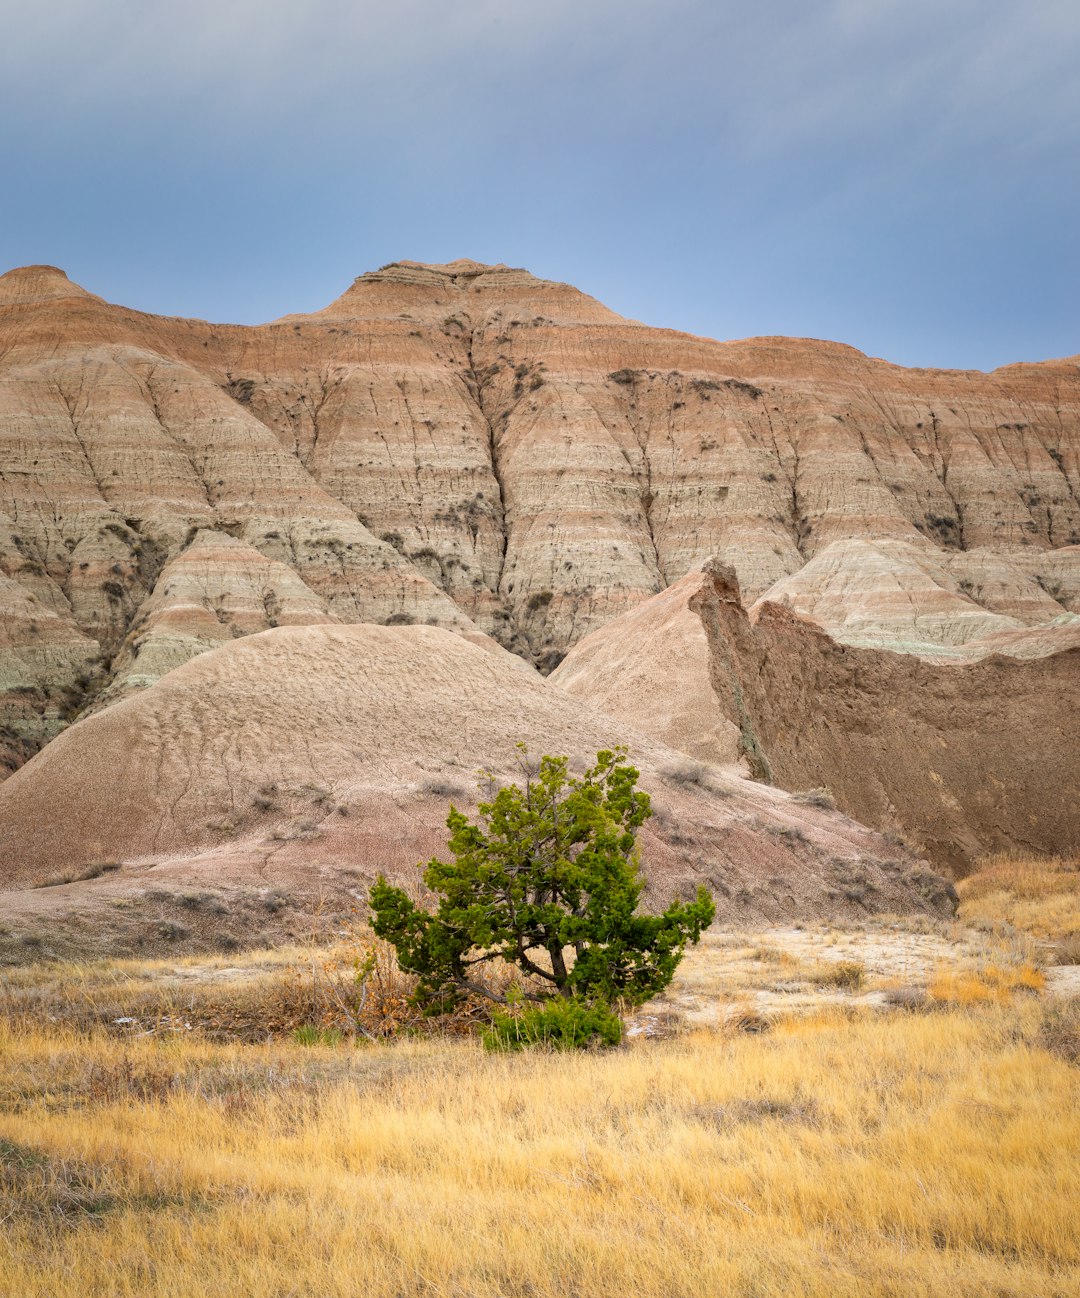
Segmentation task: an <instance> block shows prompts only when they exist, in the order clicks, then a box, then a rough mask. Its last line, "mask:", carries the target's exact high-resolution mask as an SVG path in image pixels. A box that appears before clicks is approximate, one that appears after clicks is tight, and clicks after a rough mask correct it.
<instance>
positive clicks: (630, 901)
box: [371, 747, 715, 1046]
mask: <svg viewBox="0 0 1080 1298" xmlns="http://www.w3.org/2000/svg"><path fill="white" fill-rule="evenodd" d="M522 754H523V757H522V765H523V770H524V772H525V780H524V784H523V785H517V784H510V785H506V786H504V787H502V788H499V789H498V790H497V791H496V792H495V794H494V796H493V797H492V798H491V800H490V801H487V802H481V803H480V804H479V808H478V817H477V820H476V822H475V823H474V822H473V821H470V819H469V818H468V817H467V816H466V815H465V814H464V813H463V812H461V811H458V810H457V808H455V807H454V806H451V808H450V813H449V815H448V816H447V820H446V823H447V827H448V829H449V830H450V838H449V848H450V852H451V854H452V855H453V858H454V859H453V861H450V862H447V861H441V860H438V859H435V860H432V861H429V862H428V864H427V867H426V868H425V870H424V881H425V883H426V884H427V886H428V888H429V889H430V890H431V892H432V893H433V894H435V895H436V896H437V899H438V900H437V905H436V907H435V909H433V910H428V909H426V908H424V907H423V906H420V905H418V904H417V903H416V902H415V901H413V899H412V898H411V897H410V896H409V895H408V894H407V893H406V892H405V891H404V890H403V889H401V888H395V887H393V886H391V885H390V884H389V883H387V881H386V879H385V878H383V877H381V876H380V878H379V879H378V881H377V882H376V884H375V885H374V887H373V888H372V890H371V915H372V922H371V926H372V929H373V930H374V932H375V933H376V935H377V936H379V937H381V938H383V939H385V940H386V941H387V942H389V943H391V944H392V946H393V947H394V949H395V951H396V953H397V959H398V963H399V966H400V968H401V969H402V970H404V971H405V972H407V973H410V974H413V975H415V976H416V977H417V979H418V984H417V989H416V993H415V996H416V999H417V1000H418V1001H419V1002H420V1003H422V1004H423V1005H425V1007H426V1008H427V1009H428V1010H429V1011H430V1012H432V1013H441V1012H445V1011H446V1010H449V1009H451V1008H453V1006H454V1005H455V1004H456V1003H457V1002H459V1001H460V1000H461V999H462V998H463V997H465V996H468V995H477V994H478V995H481V996H484V997H487V998H488V999H489V1000H492V1001H497V1002H500V1003H501V1004H503V1005H504V1006H506V1007H507V1011H504V1012H503V1013H502V1014H500V1015H499V1016H498V1018H497V1019H496V1020H495V1022H494V1024H493V1025H492V1028H491V1030H490V1032H489V1033H488V1041H489V1044H492V1045H506V1046H520V1045H524V1044H529V1043H531V1042H532V1041H535V1042H537V1043H540V1042H547V1043H549V1044H561V1045H567V1046H573V1045H580V1044H584V1043H585V1042H586V1041H587V1040H589V1041H592V1040H599V1041H602V1042H606V1043H608V1044H611V1043H612V1039H611V1038H612V1028H611V1023H610V1020H611V1018H612V1017H613V1012H612V1010H611V1008H610V1007H611V1006H612V1005H614V1004H616V1003H622V1004H626V1005H638V1004H641V1003H642V1002H643V1001H646V1000H648V999H650V997H652V996H655V995H656V994H657V993H658V992H660V991H662V990H663V989H664V988H665V987H666V986H667V985H668V983H670V981H671V979H672V976H673V974H674V972H675V969H676V967H677V966H678V963H679V961H680V960H681V959H682V955H683V951H684V949H685V947H686V944H687V942H697V941H698V939H699V938H700V936H701V933H702V931H703V930H704V929H705V928H707V927H708V925H709V924H710V923H711V922H712V919H713V915H714V913H715V907H714V905H713V901H712V898H711V897H710V896H709V894H708V892H707V891H706V890H705V889H704V888H699V889H698V892H697V896H696V898H695V900H694V901H692V902H674V903H673V904H672V905H670V906H668V908H667V909H666V910H665V911H664V912H663V914H660V915H648V914H640V913H638V901H639V900H640V897H641V891H642V888H643V886H644V883H643V880H642V878H641V876H640V874H639V873H638V868H637V863H638V858H637V848H636V836H637V831H638V829H639V828H640V827H641V825H642V824H643V823H644V822H645V820H646V819H647V818H648V816H649V815H650V805H649V797H648V794H646V793H642V792H640V791H638V790H637V788H636V787H635V786H636V784H637V779H638V771H637V770H636V769H635V768H634V767H633V766H631V765H630V763H629V761H628V759H627V756H626V752H625V750H624V749H614V750H612V751H603V752H599V753H597V755H596V762H595V764H594V765H593V766H592V767H590V768H589V770H588V771H586V772H585V774H584V775H583V776H581V777H580V778H578V777H575V776H571V775H570V774H569V773H568V769H567V767H568V759H567V758H565V757H544V758H543V759H542V760H541V761H540V764H539V767H538V768H537V769H536V770H533V769H531V768H530V767H529V764H528V760H527V754H526V753H525V751H524V748H523V747H522ZM490 961H505V962H507V963H509V964H511V965H514V966H516V967H517V968H518V969H519V970H520V971H521V973H522V975H523V978H522V981H521V983H520V984H519V985H518V986H516V987H512V988H510V989H508V991H507V992H506V994H503V993H501V992H498V991H494V990H492V989H491V987H490V985H486V984H485V983H484V982H482V981H479V980H478V972H479V971H480V969H481V968H482V966H484V965H485V964H487V963H488V962H490ZM555 998H560V999H561V1000H563V1001H565V1002H572V1003H573V1004H572V1005H571V1006H554V1005H552V1004H551V1002H552V1001H553V1000H554V999H555ZM537 1005H539V1006H541V1007H542V1009H541V1010H539V1011H537V1010H535V1009H530V1008H529V1006H537ZM512 1019H513V1020H515V1021H516V1022H517V1023H518V1024H519V1026H518V1027H514V1028H511V1027H510V1026H509V1024H510V1021H511V1020H512ZM616 1021H617V1020H616ZM614 1040H618V1036H617V1035H615V1037H614Z"/></svg>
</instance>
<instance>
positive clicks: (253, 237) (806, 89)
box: [0, 0, 1080, 369]
mask: <svg viewBox="0 0 1080 1298" xmlns="http://www.w3.org/2000/svg"><path fill="white" fill-rule="evenodd" d="M0 31H2V32H3V39H2V41H0V164H2V171H0V177H2V186H3V188H2V189H0V263H2V266H3V268H5V269H6V268H7V267H10V266H15V265H23V264H26V263H30V262H49V263H52V264H56V265H60V266H62V267H63V268H64V269H65V270H67V272H68V273H69V274H70V275H71V276H72V278H73V279H76V280H77V281H79V282H80V283H82V284H83V285H84V286H85V287H86V288H88V289H90V290H92V291H93V292H96V293H100V294H101V295H102V296H104V297H107V298H109V299H110V300H112V301H116V302H123V303H125V304H127V305H130V306H135V307H139V308H141V309H143V310H148V311H156V312H163V313H169V314H176V315H197V316H202V317H205V318H208V319H212V320H222V321H224V320H233V321H243V322H251V323H254V322H258V321H263V320H267V319H271V318H273V317H275V316H278V315H281V314H284V313H285V312H289V311H303V310H314V309H317V308H318V307H320V306H323V305H325V304H326V303H327V302H328V301H330V300H331V299H332V298H334V297H336V296H337V295H338V293H340V292H341V291H342V290H343V289H344V288H345V287H346V286H347V285H348V284H349V282H350V281H351V280H352V278H353V277H354V276H355V275H357V274H359V273H361V272H362V271H365V270H370V269H373V268H375V267H377V266H379V265H381V264H383V263H384V262H387V261H393V260H396V259H399V258H411V259H415V260H420V261H446V260H451V259H453V258H455V257H473V258H476V259H477V260H480V261H489V262H498V261H503V262H507V263H509V264H511V265H518V266H526V267H528V268H529V269H530V270H532V271H533V272H535V273H536V274H538V275H542V276H545V277H547V278H554V279H564V280H569V281H570V282H572V283H574V284H576V285H577V286H578V287H580V288H582V289H584V290H585V291H587V292H590V293H592V294H594V295H595V296H597V297H599V298H601V299H602V300H603V301H604V302H606V303H607V304H608V305H609V306H611V307H613V308H614V309H615V310H617V311H620V312H622V313H623V314H625V315H629V316H632V317H634V318H636V319H639V320H644V321H646V322H647V323H649V324H656V325H668V326H671V327H674V328H680V329H685V330H688V331H690V332H694V333H702V334H707V335H711V336H713V337H718V338H736V337H744V336H748V335H752V334H791V335H806V336H812V337H821V338H837V339H840V340H842V341H844V342H849V343H852V344H853V345H855V346H857V347H860V348H862V349H863V350H864V351H867V352H869V353H871V354H873V355H880V356H885V357H887V358H888V359H890V360H894V361H897V362H899V363H902V364H909V365H942V366H956V367H965V366H970V367H976V368H982V369H989V368H992V367H993V366H995V365H999V364H1004V363H1007V362H1009V361H1014V360H1036V359H1043V358H1046V357H1051V356H1062V355H1070V354H1074V353H1077V352H1080V239H1078V237H1077V236H1078V232H1080V75H1078V73H1077V69H1078V68H1080V4H1077V3H1076V0H933V2H931V0H740V2H739V3H733V2H732V0H713V2H711V3H709V2H707V0H664V2H662V3H661V2H660V0H573V2H572V0H532V2H530V3H524V2H523V0H501V2H500V3H496V2H495V0H384V2H383V3H372V2H371V0H304V2H301V0H292V2H290V3H285V2H284V0H170V2H169V3H168V4H165V3H162V2H161V0H0Z"/></svg>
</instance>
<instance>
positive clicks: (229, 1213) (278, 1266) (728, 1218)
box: [0, 998, 1080, 1298]
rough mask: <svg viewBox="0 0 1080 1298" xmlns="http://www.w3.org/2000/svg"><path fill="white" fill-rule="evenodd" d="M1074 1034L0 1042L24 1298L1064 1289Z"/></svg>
mask: <svg viewBox="0 0 1080 1298" xmlns="http://www.w3.org/2000/svg"><path fill="white" fill-rule="evenodd" d="M1046 1012H1047V1011H1046V1009H1045V1007H1044V1006H1043V1005H1042V1003H1041V1002H1039V1001H1038V1000H1037V999H1034V998H1033V999H1029V1000H1020V1001H1016V1002H1014V1003H1012V1004H1011V1005H1007V1006H1002V1005H997V1004H992V1005H988V1006H982V1007H975V1008H974V1009H970V1010H964V1011H942V1012H940V1013H936V1014H930V1015H910V1014H895V1015H875V1016H870V1015H865V1016H859V1015H856V1016H851V1015H843V1014H838V1013H835V1012H834V1013H833V1014H831V1015H822V1016H818V1017H815V1018H810V1019H802V1020H797V1021H791V1022H788V1023H781V1024H780V1025H778V1026H777V1027H776V1028H775V1029H774V1030H773V1031H772V1032H770V1033H768V1034H766V1035H764V1036H755V1037H748V1036H741V1035H737V1034H733V1035H729V1036H723V1035H717V1034H707V1033H698V1034H694V1035H690V1036H688V1037H684V1038H681V1039H679V1040H676V1041H668V1042H662V1043H641V1044H638V1045H636V1046H635V1047H633V1048H632V1049H627V1050H622V1051H618V1052H614V1053H611V1054H607V1055H584V1056H577V1057H566V1056H553V1055H543V1054H539V1055H537V1054H533V1055H526V1056H523V1057H510V1058H506V1057H499V1056H490V1055H485V1054H484V1053H483V1052H482V1051H481V1050H480V1049H478V1048H477V1047H476V1046H475V1045H474V1044H473V1043H472V1042H469V1041H461V1040H458V1041H446V1042H435V1041H424V1042H413V1043H403V1044H397V1045H375V1046H371V1045H364V1046H361V1047H359V1048H354V1047H348V1048H342V1049H338V1050H330V1049H325V1048H321V1047H319V1048H313V1049H309V1050H305V1049H302V1048H301V1047H299V1046H295V1045H290V1044H288V1043H283V1042H278V1043H273V1044H268V1045H262V1046H251V1045H246V1046H242V1045H221V1044H213V1043H210V1042H206V1041H200V1040H193V1039H192V1038H190V1037H187V1038H184V1039H178V1038H176V1037H165V1038H161V1037H147V1038H141V1039H134V1040H130V1039H129V1040H117V1039H115V1038H111V1037H108V1036H106V1035H105V1034H104V1033H103V1032H100V1031H98V1032H92V1033H89V1034H86V1033H81V1034H80V1033H76V1032H74V1031H73V1030H71V1029H59V1030H53V1031H45V1030H41V1029H36V1028H33V1027H31V1026H29V1025H28V1024H27V1023H26V1022H25V1021H24V1022H22V1023H19V1024H16V1025H11V1024H9V1025H6V1026H0V1057H2V1058H3V1060H4V1066H3V1076H2V1081H0V1088H2V1089H0V1169H2V1173H0V1217H3V1218H5V1222H4V1229H3V1232H2V1237H0V1294H2V1295H4V1298H9V1296H10V1298H44V1296H45V1295H48V1296H49V1298H105V1296H106V1295H107V1296H108V1298H114V1296H129V1295H130V1296H131V1298H135V1296H136V1295H138V1298H159V1296H160V1298H165V1296H166V1295H167V1296H168V1298H187V1296H188V1295H200V1296H201V1295H208V1296H209V1295H214V1296H218V1295H220V1296H221V1298H243V1296H246V1295H260V1296H261V1295H285V1294H295V1295H311V1296H312V1298H314V1296H315V1295H319V1298H336V1296H338V1295H341V1296H344V1295H364V1296H365V1298H369V1296H370V1298H406V1296H408V1298H412V1296H413V1295H416V1296H419V1295H447V1296H448V1298H449V1296H450V1295H454V1296H455V1298H458V1296H461V1298H464V1296H465V1295H475V1296H476V1298H510V1296H514V1298H516V1296H518V1295H521V1296H522V1298H524V1296H525V1295H528V1296H529V1298H547V1296H548V1295H552V1296H554V1295H559V1298H564V1296H565V1295H579V1296H580V1298H586V1296H587V1298H594V1296H595V1298H626V1296H627V1295H635V1296H636V1298H653V1296H654V1295H655V1298H661V1296H662V1298H682V1296H685V1298H702V1296H703V1295H720V1294H725V1295H727V1294H732V1295H755V1298H773V1296H775V1298H780V1296H781V1295H783V1298H788V1296H789V1295H793V1294H798V1295H803V1298H811V1296H816V1295H821V1296H822V1298H825V1296H826V1295H828V1296H829V1298H844V1296H845V1295H847V1296H850V1298H855V1296H856V1295H858V1296H859V1298H875V1296H878V1295H894V1296H897V1298H899V1295H904V1296H905V1298H908V1296H909V1295H936V1294H949V1295H950V1296H951V1298H962V1296H964V1295H972V1296H974V1295H980V1296H981V1295H986V1294H996V1295H1002V1296H1004V1295H1016V1298H1019V1296H1020V1295H1024V1298H1042V1296H1045V1298H1050V1295H1060V1296H1064V1295H1066V1294H1069V1293H1074V1292H1077V1290H1078V1287H1080V1238H1078V1235H1077V1232H1076V1228H1075V1225H1076V1205H1077V1204H1078V1203H1080V1123H1078V1121H1077V1117H1076V1114H1077V1102H1078V1100H1080V1086H1078V1082H1080V1073H1078V1071H1077V1070H1076V1069H1075V1068H1072V1067H1069V1066H1068V1065H1067V1064H1066V1063H1064V1062H1061V1061H1060V1060H1059V1059H1056V1058H1055V1057H1053V1056H1052V1055H1051V1054H1049V1053H1047V1052H1046V1051H1045V1050H1044V1049H1043V1048H1042V1046H1041V1045H1040V1042H1041V1041H1043V1040H1044V1029H1045V1017H1046Z"/></svg>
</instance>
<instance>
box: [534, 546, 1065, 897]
mask: <svg viewBox="0 0 1080 1298" xmlns="http://www.w3.org/2000/svg"><path fill="white" fill-rule="evenodd" d="M695 624H696V625H695ZM657 628H662V629H661V630H660V633H659V634H658V633H657ZM962 648H963V652H964V653H965V654H966V658H964V657H960V656H956V655H954V656H952V657H949V656H943V657H941V658H940V659H939V660H937V661H934V660H931V659H928V658H927V657H924V656H923V655H915V654H900V653H894V652H890V651H883V650H879V649H875V648H859V647H856V646H853V645H850V644H844V643H841V642H840V641H838V640H836V639H834V638H833V637H832V636H830V635H829V634H828V633H826V632H825V631H824V630H823V629H822V628H821V627H820V626H819V625H818V624H817V623H816V622H814V621H812V620H811V619H810V618H808V617H805V616H801V615H799V614H798V613H795V612H793V611H792V610H791V609H789V608H785V607H784V606H782V605H780V604H774V603H770V602H768V601H765V600H759V601H758V602H757V603H756V604H755V605H754V607H753V608H752V609H751V610H750V611H749V613H748V612H747V610H745V609H744V608H743V606H742V603H741V596H740V592H739V586H738V580H737V578H736V577H735V574H734V570H733V569H731V568H727V567H725V566H724V565H721V564H718V563H709V564H706V566H705V571H704V572H703V573H701V572H695V573H690V574H688V575H687V576H686V577H684V578H683V579H682V580H681V581H679V582H678V583H676V584H675V585H674V586H673V587H671V588H670V589H669V590H667V591H665V592H664V593H663V594H662V595H659V596H656V597H654V599H652V600H650V601H648V602H647V603H646V604H644V605H642V606H641V607H640V608H638V609H635V610H633V611H632V612H630V613H627V614H624V615H623V616H622V617H620V618H618V619H616V620H615V621H613V622H611V623H609V624H608V625H607V626H605V627H603V628H601V629H600V630H599V631H595V632H593V633H592V634H591V635H590V636H588V637H586V638H585V639H584V640H582V641H581V642H580V643H579V644H578V645H577V646H575V648H574V649H573V650H571V652H570V654H569V655H568V657H567V658H566V660H565V661H564V662H563V664H562V665H561V666H560V667H559V669H558V671H557V672H556V673H555V675H554V679H555V680H557V681H558V682H559V683H560V684H561V685H562V686H563V687H564V688H565V689H566V690H568V691H569V692H571V693H574V694H575V695H578V696H580V697H582V698H591V697H596V698H599V699H600V700H601V701H602V706H603V707H604V708H605V709H606V710H607V711H608V712H610V713H611V715H613V716H615V717H617V718H619V719H620V720H623V721H624V722H625V723H626V724H628V725H636V726H638V727H640V728H641V729H643V730H645V731H646V732H647V733H648V734H650V735H652V736H653V737H655V738H657V739H659V740H661V741H663V742H665V743H669V744H672V745H674V746H676V747H679V748H681V749H682V750H683V751H685V752H687V753H701V752H704V751H706V750H710V749H711V751H712V753H713V760H717V759H718V758H720V759H721V760H722V758H723V756H726V757H727V759H728V760H739V761H740V762H741V763H742V764H743V767H744V769H747V770H748V771H749V772H750V773H751V774H753V775H754V776H755V777H756V778H758V779H760V780H763V781H766V782H768V783H774V784H777V785H779V786H780V787H782V788H785V789H788V790H796V791H798V790H802V791H805V790H810V789H814V788H817V787H821V786H823V787H824V788H825V789H826V790H827V792H828V793H829V794H830V795H831V796H832V797H833V798H834V799H835V800H836V802H837V804H838V805H839V806H840V807H841V808H842V809H843V810H844V811H846V812H847V813H848V814H849V815H851V816H853V817H855V818H856V819H858V820H860V821H862V822H863V823H865V824H868V825H873V826H875V827H876V828H878V829H880V830H882V831H883V832H893V833H897V834H900V835H902V836H903V837H904V838H905V839H906V840H908V841H910V842H911V843H912V844H913V845H914V846H915V847H916V848H917V850H918V851H920V852H923V853H925V854H926V855H927V856H928V857H929V859H930V860H931V861H932V862H933V863H934V864H935V866H937V867H938V868H941V869H946V870H949V871H952V872H963V871H964V870H965V869H966V868H967V867H968V866H969V865H970V863H971V862H972V861H973V860H975V859H976V858H978V857H979V856H981V855H984V854H987V853H991V852H1000V851H1010V850H1018V851H1034V852H1051V853H1052V852H1068V851H1073V850H1075V849H1076V847H1077V845H1078V844H1080V796H1078V794H1080V784H1078V777H1077V772H1078V771H1080V736H1078V734H1077V729H1076V719H1077V717H1078V716H1080V619H1076V618H1070V619H1069V620H1068V621H1066V622H1059V623H1058V624H1057V625H1055V626H1051V627H1039V628H1035V629H1029V628H1021V629H1020V630H1008V631H1004V632H998V633H996V634H994V635H991V636H988V637H986V638H985V639H982V640H972V641H969V642H968V643H967V644H966V645H965V646H963V647H962ZM1003 650H1007V651H1008V654H1009V656H1004V655H1003V652H1002V651H1003ZM669 667H670V668H671V670H669ZM641 682H647V686H646V688H645V689H644V690H642V689H641V688H640V683H641ZM718 734H722V735H723V736H724V738H725V743H726V744H729V745H730V747H729V748H727V749H726V751H724V752H723V753H722V752H721V751H720V750H718V749H717V748H716V747H715V744H716V741H715V736H716V735H718Z"/></svg>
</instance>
